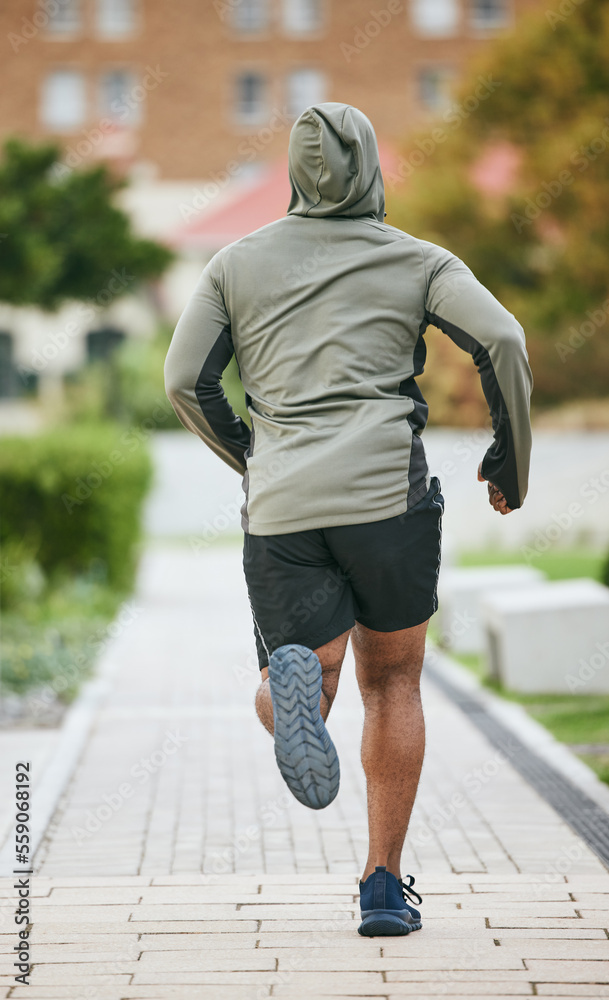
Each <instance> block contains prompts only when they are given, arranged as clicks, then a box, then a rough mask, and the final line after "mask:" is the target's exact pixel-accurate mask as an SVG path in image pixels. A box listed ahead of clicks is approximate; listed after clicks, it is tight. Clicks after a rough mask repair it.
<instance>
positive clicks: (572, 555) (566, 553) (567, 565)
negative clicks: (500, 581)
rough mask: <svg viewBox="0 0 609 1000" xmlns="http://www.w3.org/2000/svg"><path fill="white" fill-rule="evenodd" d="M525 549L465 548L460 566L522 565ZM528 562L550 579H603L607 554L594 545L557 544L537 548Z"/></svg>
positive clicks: (460, 559)
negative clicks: (544, 549)
mask: <svg viewBox="0 0 609 1000" xmlns="http://www.w3.org/2000/svg"><path fill="white" fill-rule="evenodd" d="M524 561H525V560H524V558H523V555H522V552H520V551H514V552H512V551H509V550H505V549H483V550H481V551H479V552H477V551H475V550H472V551H470V552H461V553H460V554H459V565H460V566H510V565H521V564H522V563H523V562H524ZM527 562H528V564H529V565H531V566H534V567H535V569H540V570H541V571H542V573H545V575H546V576H547V578H548V580H575V579H578V578H579V577H582V576H589V577H591V578H592V579H593V580H599V581H600V582H601V583H605V582H607V581H606V580H605V579H604V578H603V574H604V573H606V566H605V568H604V556H603V553H602V552H600V551H599V550H598V549H592V548H568V549H567V548H559V547H556V548H553V549H549V550H548V551H547V552H535V554H534V556H533V557H532V558H531V559H529V560H527Z"/></svg>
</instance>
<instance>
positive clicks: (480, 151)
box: [388, 0, 609, 407]
mask: <svg viewBox="0 0 609 1000" xmlns="http://www.w3.org/2000/svg"><path fill="white" fill-rule="evenodd" d="M549 13H550V14H551V12H549ZM608 47H609V0H597V2H596V3H587V4H582V5H581V6H575V5H574V6H573V7H572V9H571V10H570V12H568V13H567V14H566V15H564V16H563V15H560V16H559V15H556V16H555V17H550V16H547V14H546V12H541V13H537V14H534V15H530V16H528V17H526V18H524V19H523V20H522V21H520V22H519V25H518V31H517V32H516V33H514V35H512V36H511V37H506V38H503V39H500V40H498V41H497V42H495V43H493V44H492V45H490V46H489V47H488V48H485V50H484V52H483V54H482V56H481V58H480V60H479V61H478V62H476V63H473V64H472V65H471V67H470V72H469V74H468V77H467V79H466V80H465V81H464V83H463V85H462V87H461V88H460V92H459V94H458V95H457V101H456V108H457V110H455V109H452V110H451V112H450V113H447V114H446V115H445V116H444V119H440V120H439V121H438V122H432V123H431V124H430V126H429V128H428V130H427V131H426V132H425V133H419V134H418V135H414V136H412V137H411V139H410V140H409V142H408V144H407V145H406V146H405V148H404V150H403V154H404V158H403V160H402V174H403V175H406V176H407V175H409V174H410V175H411V176H410V177H409V180H408V185H407V186H406V187H405V188H403V189H402V190H401V191H398V192H397V193H395V192H394V193H393V194H391V190H390V187H389V189H388V205H389V208H388V212H389V219H388V221H390V222H391V223H392V224H393V225H396V226H399V227H400V228H403V229H405V230H406V231H408V232H411V233H413V234H414V235H415V236H417V237H419V238H422V239H427V240H430V241H432V242H434V243H439V244H441V245H443V246H446V247H447V248H448V249H450V250H452V251H453V252H454V253H456V254H457V255H458V256H460V257H461V258H463V259H464V260H465V262H466V263H467V264H468V265H469V266H470V267H471V268H472V270H473V271H474V273H475V274H476V276H477V277H478V278H479V279H480V281H481V282H482V283H483V284H485V285H486V286H487V287H488V288H490V290H491V291H492V292H493V293H494V294H495V295H497V297H498V298H499V299H500V300H501V301H502V302H503V303H504V304H505V305H506V306H507V308H508V309H510V310H511V311H512V312H513V313H514V314H515V315H516V316H517V318H518V319H519V320H520V322H521V323H522V324H523V326H524V327H525V330H526V333H527V338H528V343H529V351H530V355H531V365H532V368H533V372H534V375H535V396H534V399H535V402H536V405H551V404H557V403H562V402H563V401H564V400H565V399H573V398H574V397H576V398H577V397H581V398H584V397H588V398H593V397H595V396H596V397H602V396H606V395H607V379H608V376H609V336H608V332H609V281H608V274H609V60H608V59H607V49H608ZM489 79H490V80H491V81H493V82H492V85H489V87H488V88H487V90H486V95H485V96H483V97H482V98H481V99H479V100H476V98H475V97H474V95H475V94H476V90H477V88H479V85H480V80H489ZM479 93H480V91H479ZM475 105H477V106H475ZM470 109H471V110H470ZM434 128H436V129H439V131H436V132H435V133H434ZM434 134H435V138H434ZM500 149H508V150H509V151H510V152H511V153H512V154H513V155H514V159H515V163H516V167H515V170H514V177H513V180H512V182H511V183H508V185H507V190H504V193H500V192H499V193H498V192H497V190H495V191H493V190H492V186H490V185H486V186H484V185H483V186H482V187H481V185H480V182H479V173H478V175H477V176H476V177H474V174H476V172H477V171H479V169H480V165H481V163H482V162H483V160H484V158H485V157H487V158H488V157H489V156H492V154H493V152H494V151H497V150H500ZM422 150H423V152H421V151H422ZM490 162H491V164H492V162H493V161H492V159H491V160H490ZM413 164H418V165H416V166H414V169H413ZM491 169H492V168H491ZM429 383H430V384H429V388H428V390H427V391H428V395H429V398H430V403H431V405H432V407H433V406H434V403H435V402H436V400H441V399H442V391H436V390H435V386H434V384H433V373H432V375H431V376H430V379H429ZM439 389H440V390H442V387H441V386H440V387H439ZM472 391H473V390H472Z"/></svg>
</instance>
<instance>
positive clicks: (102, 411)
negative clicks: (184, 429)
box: [65, 329, 182, 430]
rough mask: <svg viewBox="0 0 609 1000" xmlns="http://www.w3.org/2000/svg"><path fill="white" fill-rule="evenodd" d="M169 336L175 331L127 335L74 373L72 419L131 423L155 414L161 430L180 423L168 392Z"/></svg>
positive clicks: (69, 390) (69, 384)
mask: <svg viewBox="0 0 609 1000" xmlns="http://www.w3.org/2000/svg"><path fill="white" fill-rule="evenodd" d="M170 340H171V331H169V330H164V329H161V330H159V331H158V332H157V334H156V335H155V336H154V337H153V338H151V339H145V338H138V337H128V338H127V339H126V340H125V341H124V342H123V343H122V344H121V345H120V346H119V347H117V348H116V349H115V350H114V351H113V352H112V353H111V354H110V356H109V357H108V358H106V359H104V360H97V361H94V362H92V363H89V364H87V365H85V366H84V367H83V368H80V369H79V370H78V371H76V372H73V373H72V374H71V375H70V376H68V378H67V379H66V387H65V388H66V411H65V416H66V417H67V419H68V421H72V422H78V423H82V422H83V421H87V422H100V421H104V420H114V421H117V422H118V423H120V424H123V425H124V426H131V425H133V424H140V423H146V422H147V421H148V419H149V418H150V416H151V415H153V419H154V422H155V425H156V426H157V427H158V430H174V429H177V428H179V427H181V426H182V425H181V423H180V421H179V420H178V418H177V417H176V415H175V413H174V412H173V409H172V406H171V403H170V402H169V400H168V399H167V395H166V393H165V384H164V374H163V369H164V365H165V357H166V355H167V351H168V349H169V343H170Z"/></svg>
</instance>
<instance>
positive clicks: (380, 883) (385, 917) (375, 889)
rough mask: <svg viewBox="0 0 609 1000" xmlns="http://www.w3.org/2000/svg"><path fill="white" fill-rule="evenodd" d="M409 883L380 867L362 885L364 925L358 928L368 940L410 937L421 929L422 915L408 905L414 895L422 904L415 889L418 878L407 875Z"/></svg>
mask: <svg viewBox="0 0 609 1000" xmlns="http://www.w3.org/2000/svg"><path fill="white" fill-rule="evenodd" d="M406 877H407V879H408V882H403V881H402V880H401V879H400V880H399V881H398V879H397V878H396V877H395V875H392V874H391V872H388V871H387V869H386V868H385V867H377V868H375V869H374V871H373V872H372V875H369V876H368V878H367V879H366V881H365V882H360V884H359V894H360V906H361V908H362V922H361V924H360V925H359V927H358V928H357V930H358V933H359V934H362V935H363V936H364V937H379V936H385V935H398V934H410V932H411V931H418V930H420V929H421V914H420V913H419V911H418V910H415V908H414V906H409V904H408V903H407V902H406V900H407V899H411V900H412V897H413V896H414V897H415V900H414V901H415V902H417V903H418V904H419V906H420V905H421V903H422V902H423V900H422V899H421V897H420V896H419V894H418V892H416V891H415V890H414V889H413V888H412V887H413V885H414V878H413V876H412V875H407V876H406Z"/></svg>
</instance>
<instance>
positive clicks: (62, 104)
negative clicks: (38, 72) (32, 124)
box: [40, 69, 87, 132]
mask: <svg viewBox="0 0 609 1000" xmlns="http://www.w3.org/2000/svg"><path fill="white" fill-rule="evenodd" d="M86 113H87V98H86V86H85V78H84V76H83V74H82V73H80V72H79V71H78V70H75V69H56V70H53V71H52V72H51V73H49V74H48V75H47V77H46V79H45V80H44V83H43V85H42V101H41V109H40V118H41V121H42V124H43V125H46V127H47V128H50V129H56V130H58V131H65V132H68V131H70V130H71V129H76V128H78V127H79V126H80V125H82V124H83V123H84V122H85V119H86Z"/></svg>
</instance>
